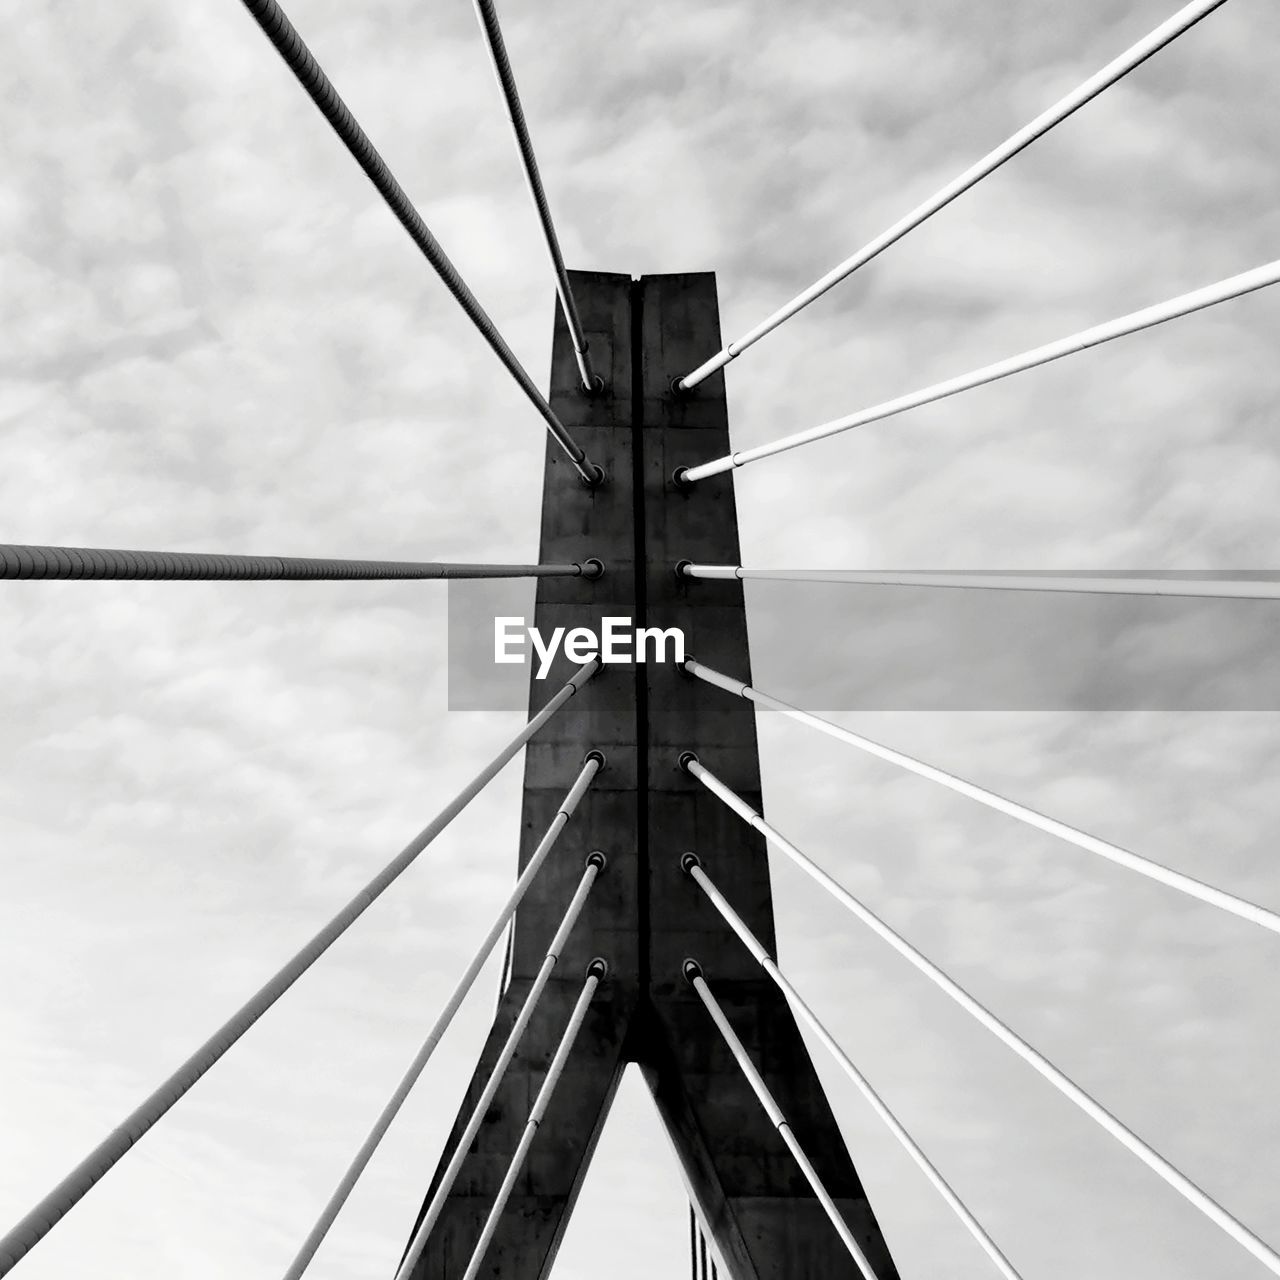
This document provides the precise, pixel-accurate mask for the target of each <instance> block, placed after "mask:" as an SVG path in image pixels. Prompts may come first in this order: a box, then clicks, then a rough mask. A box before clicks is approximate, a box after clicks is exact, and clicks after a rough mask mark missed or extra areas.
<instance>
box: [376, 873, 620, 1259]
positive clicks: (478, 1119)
mask: <svg viewBox="0 0 1280 1280" xmlns="http://www.w3.org/2000/svg"><path fill="white" fill-rule="evenodd" d="M603 866H604V855H603V854H601V853H593V854H590V855H589V856H588V858H587V869H586V870H585V871H584V872H583V873H582V879H581V880H580V881H579V882H578V888H577V891H576V892H575V893H574V895H573V898H572V899H571V900H570V902H569V906H568V907H567V908H566V909H565V913H564V917H563V918H562V919H561V921H560V927H559V928H558V929H557V930H556V933H555V937H554V938H552V939H551V945H550V946H549V947H548V948H547V953H546V955H545V956H544V957H543V959H542V965H541V967H540V968H539V969H538V974H537V976H536V977H535V978H534V980H533V985H532V986H530V988H529V991H528V994H527V995H526V996H525V998H524V1003H523V1004H522V1005H521V1006H520V1012H519V1014H518V1015H517V1016H516V1020H515V1023H514V1024H513V1025H512V1027H511V1030H510V1032H508V1034H507V1039H506V1042H505V1043H504V1044H503V1046H502V1050H501V1052H500V1053H499V1054H498V1056H497V1059H496V1060H495V1061H494V1064H493V1068H492V1069H491V1070H490V1072H489V1078H488V1080H487V1081H485V1086H484V1089H483V1090H482V1091H481V1093H480V1097H479V1098H477V1099H476V1104H475V1106H474V1107H473V1108H472V1109H471V1116H470V1118H469V1119H468V1120H467V1127H466V1128H465V1129H464V1130H463V1131H462V1134H461V1135H460V1136H459V1138H458V1141H457V1142H456V1143H455V1144H454V1149H453V1155H452V1157H451V1158H450V1160H449V1164H448V1167H447V1168H446V1169H445V1171H444V1176H443V1177H442V1178H441V1179H440V1185H439V1186H438V1187H437V1188H436V1193H435V1195H434V1196H432V1197H431V1203H430V1205H428V1206H427V1212H426V1214H425V1215H424V1216H423V1219H422V1221H421V1222H420V1223H419V1224H418V1229H417V1230H416V1231H415V1232H414V1233H413V1239H412V1240H411V1241H410V1242H409V1248H408V1251H407V1252H406V1253H405V1255H404V1261H403V1262H401V1264H400V1268H399V1270H398V1271H397V1272H396V1275H395V1280H408V1278H409V1276H410V1275H411V1274H412V1272H413V1269H414V1267H415V1266H417V1264H418V1259H419V1258H420V1257H421V1256H422V1251H423V1249H425V1248H426V1246H427V1237H428V1236H429V1235H430V1234H431V1230H432V1228H433V1227H434V1226H435V1225H436V1222H437V1220H438V1219H439V1217H440V1213H441V1211H442V1210H443V1209H444V1205H445V1201H446V1200H447V1199H448V1198H449V1193H450V1192H451V1191H452V1190H453V1184H454V1183H455V1182H456V1181H457V1179H458V1174H459V1173H460V1172H461V1171H462V1165H463V1163H464V1162H465V1160H466V1158H467V1154H468V1153H469V1152H470V1150H471V1144H472V1143H473V1142H474V1141H475V1138H476V1134H478V1133H479V1132H480V1127H481V1125H483V1124H484V1118H485V1116H486V1114H487V1113H488V1111H489V1105H490V1103H492V1102H493V1099H494V1096H495V1095H496V1094H497V1092H498V1086H499V1085H500V1084H501V1083H502V1078H503V1076H504V1075H505V1074H506V1070H507V1067H508V1066H509V1065H510V1063H511V1059H512V1058H513V1057H514V1056H515V1052H516V1049H517V1048H518V1047H519V1044H520V1041H521V1039H522V1038H523V1036H524V1033H525V1029H526V1028H527V1027H528V1025H529V1021H530V1019H531V1018H532V1017H533V1013H534V1010H535V1009H536V1008H537V1007H538V1001H539V1000H540V999H541V998H542V993H543V991H544V990H545V989H546V986H547V983H548V982H549V981H550V980H551V972H552V970H553V969H554V968H555V967H556V963H557V962H558V961H559V959H560V953H561V951H563V950H564V947H565V943H566V942H567V941H568V939H569V934H570V933H572V931H573V926H574V925H575V924H576V923H577V920H578V917H579V915H581V914H582V908H583V906H584V905H585V904H586V901H587V895H588V894H589V893H590V892H591V886H592V885H593V884H594V883H595V878H596V876H597V875H599V873H600V869H601V868H602V867H603Z"/></svg>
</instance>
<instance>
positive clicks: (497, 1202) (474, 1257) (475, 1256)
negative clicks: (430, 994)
mask: <svg viewBox="0 0 1280 1280" xmlns="http://www.w3.org/2000/svg"><path fill="white" fill-rule="evenodd" d="M607 969H608V966H607V965H606V964H605V962H604V961H603V960H593V961H592V962H591V963H590V964H589V965H588V966H587V978H586V981H585V982H584V983H583V984H582V993H581V995H579V996H578V1003H577V1004H575V1005H574V1006H573V1012H572V1013H571V1014H570V1015H569V1022H568V1024H567V1025H566V1027H565V1029H564V1035H562V1036H561V1037H560V1043H559V1045H558V1046H557V1047H556V1052H555V1056H554V1057H553V1058H552V1059H551V1065H550V1066H549V1067H548V1068H547V1075H546V1078H545V1079H544V1080H543V1082H542V1088H541V1089H539V1090H538V1096H537V1098H536V1099H535V1101H534V1104H533V1110H532V1111H531V1112H530V1113H529V1119H528V1121H527V1122H526V1123H525V1126H524V1132H523V1133H522V1134H521V1135H520V1141H519V1142H518V1143H517V1144H516V1149H515V1152H514V1154H513V1155H512V1157H511V1163H510V1165H509V1166H508V1167H507V1173H506V1176H505V1177H504V1178H503V1179H502V1185H501V1186H500V1187H499V1188H498V1194H497V1195H496V1196H495V1197H494V1201H493V1207H492V1208H491V1209H490V1210H489V1216H488V1218H486V1219H485V1224H484V1228H483V1230H482V1231H481V1232H480V1239H479V1240H477V1241H476V1247H475V1250H474V1251H473V1252H472V1254H471V1261H470V1262H469V1263H468V1264H467V1269H466V1271H465V1272H464V1273H463V1277H462V1280H476V1276H477V1275H478V1274H479V1271H480V1268H481V1267H482V1266H483V1265H484V1255H485V1254H486V1253H487V1252H488V1250H489V1242H490V1241H491V1240H492V1239H493V1233H494V1232H495V1231H496V1230H497V1229H498V1222H499V1220H500V1219H501V1217H502V1213H503V1210H504V1209H506V1207H507V1201H508V1200H510V1199H511V1192H512V1191H513V1190H514V1189H515V1185H516V1179H517V1178H518V1177H519V1176H520V1170H521V1169H523V1168H524V1162H525V1158H526V1157H527V1156H528V1154H529V1148H530V1147H531V1146H532V1145H533V1139H534V1135H535V1134H536V1133H537V1132H538V1125H540V1124H541V1123H542V1117H543V1116H544V1115H546V1112H547V1107H548V1106H549V1105H550V1103H551V1097H552V1095H553V1094H554V1093H555V1091H556V1085H558V1084H559V1083H560V1076H561V1075H562V1074H563V1072H564V1068H565V1064H566V1063H567V1062H568V1061H569V1054H570V1053H571V1052H572V1050H573V1045H574V1041H576V1040H577V1038H578V1032H579V1031H580V1030H581V1029H582V1023H583V1021H584V1020H585V1019H586V1016H587V1010H588V1009H589V1008H590V1007H591V997H592V996H593V995H594V994H595V990H596V987H598V986H599V985H600V979H601V978H603V977H604V976H605V973H606V971H607Z"/></svg>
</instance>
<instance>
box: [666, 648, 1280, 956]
mask: <svg viewBox="0 0 1280 1280" xmlns="http://www.w3.org/2000/svg"><path fill="white" fill-rule="evenodd" d="M684 669H685V670H686V671H687V672H688V673H689V674H690V675H693V676H697V677H698V679H699V680H705V681H706V683H707V684H712V685H715V686H716V687H717V688H719V689H724V690H725V691H726V692H728V693H736V694H738V695H739V696H740V697H743V698H746V699H748V700H749V701H751V702H755V703H758V704H759V705H760V706H762V707H769V708H771V709H772V710H774V711H780V712H781V713H782V714H783V715H785V716H787V717H789V718H790V719H792V720H795V721H797V722H798V723H799V724H804V725H808V726H809V727H810V728H811V729H817V730H819V731H820V732H822V733H825V734H827V735H828V736H830V737H832V738H837V739H839V740H840V741H841V742H847V743H848V744H849V745H850V746H853V747H857V748H858V749H859V750H860V751H865V752H866V753H867V754H868V755H873V756H876V757H877V758H879V759H881V760H887V761H888V762H889V763H890V764H896V765H899V766H900V767H901V768H903V769H907V770H909V771H910V772H911V773H914V774H917V775H918V776H919V777H921V778H928V779H929V780H930V781H932V782H937V783H941V785H942V786H944V787H948V788H949V789H950V790H952V791H955V792H958V793H959V794H960V795H962V796H968V797H969V799H970V800H976V801H977V802H978V803H979V804H984V805H986V806H987V808H989V809H995V810H996V811H997V812H998V813H1003V814H1006V815H1007V816H1008V817H1010V818H1016V819H1017V820H1018V821H1019V822H1025V823H1026V824H1027V825H1028V826H1031V827H1035V828H1036V829H1037V830H1039V831H1044V832H1046V833H1047V834H1049V835H1051V836H1057V837H1058V838H1059V839H1060V840H1065V841H1067V843H1068V844H1073V845H1075V846H1076V848H1077V849H1084V850H1086V851H1087V852H1089V853H1094V854H1097V855H1098V857H1100V858H1106V859H1107V861H1108V862H1114V863H1116V864H1117V866H1121V867H1127V868H1128V869H1129V870H1130V871H1136V872H1137V873H1138V874H1139V875H1141V876H1146V877H1147V879H1148V880H1154V881H1155V882H1156V883H1157V884H1162V885H1165V886H1166V887H1167V888H1170V889H1176V890H1177V891H1178V892H1179V893H1185V894H1186V895H1187V896H1188V897H1190V898H1195V899H1196V900H1197V901H1199V902H1203V903H1206V904H1207V905H1208V906H1211V907H1217V908H1218V909H1219V910H1221V911H1229V912H1230V913H1231V914H1232V915H1233V916H1238V917H1239V918H1240V919H1241V920H1247V921H1249V923H1250V924H1257V925H1261V926H1262V927H1263V928H1264V929H1269V930H1270V931H1271V932H1272V933H1280V915H1278V914H1277V913H1276V912H1274V911H1268V910H1267V908H1266V907H1260V906H1258V904H1257V903H1256V902H1250V901H1249V900H1248V899H1247V898H1239V897H1237V896H1236V895H1235V894H1233V893H1227V892H1226V891H1225V890H1223V889H1217V888H1214V886H1213V885H1208V884H1205V883H1204V882H1203V881H1202V880H1196V879H1195V878H1194V877H1192V876H1188V875H1184V874H1183V873H1182V872H1181V871H1174V870H1173V869H1172V868H1171V867H1166V866H1163V865H1162V864H1161V863H1159V862H1152V861H1151V859H1150V858H1144V857H1142V856H1141V855H1140V854H1137V853H1131V852H1130V851H1129V850H1128V849H1125V848H1122V847H1121V846H1120V845H1118V844H1112V843H1111V842H1110V841H1109V840H1100V839H1099V838H1098V837H1097V836H1091V835H1089V833H1088V832H1087V831H1081V830H1079V829H1078V828H1076V827H1071V826H1068V825H1067V824H1066V823H1065V822H1059V821H1058V820H1057V819H1056V818H1049V817H1046V816H1045V815H1044V814H1043V813H1039V812H1037V811H1036V810H1035V809H1031V808H1028V807H1027V806H1026V805H1024V804H1018V803H1017V801H1015V800H1009V799H1007V798H1006V797H1004V796H1002V795H997V794H996V792H994V791H988V790H987V789H986V788H985V787H980V786H978V785H977V784H976V783H973V782H966V781H965V779H963V778H958V777H956V776H955V774H952V773H948V772H947V771H946V770H945V769H939V768H938V767H937V766H936V765H931V764H925V763H924V762H923V761H922V760H917V759H915V758H914V757H913V756H909V755H906V754H905V753H904V752H901V751H895V750H893V748H892V747H885V746H881V744H880V743H878V742H873V741H872V740H871V739H870V738H864V737H863V736H862V735H861V734H858V733H854V732H853V731H852V730H851V729H842V728H841V727H840V726H839V725H836V724H832V723H831V722H830V721H829V720H823V719H820V718H819V717H818V716H815V715H813V714H812V713H811V712H808V711H801V710H800V708H799V707H793V706H792V705H791V704H790V703H789V702H783V701H782V699H781V698H774V697H772V696H770V695H769V694H767V693H761V691H760V690H759V689H753V688H751V686H750V685H745V684H743V683H742V681H741V680H734V679H731V678H730V677H729V676H726V675H722V674H721V673H720V672H719V671H713V670H711V668H710V667H704V666H703V665H702V663H700V662H695V661H694V660H693V659H692V658H689V659H687V660H686V661H685V664H684Z"/></svg>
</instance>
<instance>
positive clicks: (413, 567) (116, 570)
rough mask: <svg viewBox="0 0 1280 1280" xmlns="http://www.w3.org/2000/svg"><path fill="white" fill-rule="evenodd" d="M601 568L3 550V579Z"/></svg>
mask: <svg viewBox="0 0 1280 1280" xmlns="http://www.w3.org/2000/svg"><path fill="white" fill-rule="evenodd" d="M597 563H598V562H592V561H587V562H584V563H583V564H440V563H428V562H423V561H415V560H332V559H312V558H310V557H300V556H224V555H208V554H205V553H202V552H194V551H115V550H111V549H109V548H106V547H38V546H19V545H15V544H5V545H2V546H0V578H94V579H107V578H112V579H128V580H134V579H161V578H164V579H182V580H191V579H205V580H210V579H221V580H227V579H257V580H265V579H277V580H278V579H287V580H289V581H296V580H300V579H304V578H427V579H442V578H450V579H452V578H576V577H585V578H598V577H599V576H600V571H599V569H598V568H597V567H596V566H597Z"/></svg>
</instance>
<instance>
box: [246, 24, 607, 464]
mask: <svg viewBox="0 0 1280 1280" xmlns="http://www.w3.org/2000/svg"><path fill="white" fill-rule="evenodd" d="M242 3H243V4H244V7H245V8H246V9H248V11H249V12H250V14H252V16H253V19H254V21H255V22H257V24H258V26H260V27H261V28H262V30H263V32H264V33H265V34H266V36H267V39H268V40H270V41H271V43H272V44H273V45H274V46H275V49H276V52H277V53H279V55H280V56H281V57H282V58H283V59H284V61H285V63H286V64H287V65H288V67H289V70H290V71H292V72H293V74H294V75H295V76H296V77H297V79H298V83H299V84H301V85H302V87H303V88H304V89H305V90H306V91H307V94H308V95H309V96H310V98H311V100H312V102H314V103H315V104H316V106H317V107H319V108H320V112H321V114H322V115H323V116H324V118H325V119H326V120H327V121H328V122H329V124H330V125H331V126H332V128H333V131H334V132H335V133H336V134H337V135H338V137H339V138H340V139H341V140H342V143H343V145H344V146H345V147H346V148H347V150H348V151H349V152H351V154H352V156H353V157H354V158H355V161H356V163H357V164H358V165H359V166H360V167H361V168H362V169H363V170H364V172H365V174H366V175H367V177H368V178H369V181H370V182H372V183H373V185H374V186H375V187H376V188H377V190H378V194H379V195H380V196H381V197H382V198H383V200H385V201H386V203H387V206H388V208H390V210H391V212H392V213H394V214H395V215H396V217H397V218H398V219H399V220H400V224H401V225H402V226H403V227H404V229H405V230H406V231H407V232H408V233H409V236H410V238H411V239H412V240H413V242H414V244H416V245H417V246H418V248H419V249H420V250H421V251H422V254H423V256H424V257H425V258H426V259H427V261H428V262H429V263H430V264H431V265H432V267H434V268H435V270H436V273H437V274H438V275H439V277H440V279H441V280H443V281H444V284H445V287H446V288H447V289H448V290H449V292H450V293H451V294H453V296H454V298H456V299H457V301H458V303H459V304H460V305H461V307H462V309H463V311H465V312H466V313H467V315H468V317H469V318H470V319H471V322H472V323H473V324H474V325H475V327H476V328H477V329H479V330H480V333H481V335H482V336H483V337H484V340H485V341H486V342H487V343H488V344H489V346H490V347H492V348H493V351H494V353H495V354H496V355H497V357H498V359H499V360H501V361H502V363H503V365H505V366H506V369H507V372H508V373H510V374H511V376H512V377H513V378H514V379H515V380H516V382H517V383H518V384H519V387H520V389H521V390H522V391H523V392H524V393H525V395H526V396H528V398H529V401H530V402H531V403H532V405H533V406H534V408H535V409H537V411H538V412H539V413H540V414H541V415H542V417H543V420H544V421H545V422H546V424H547V430H548V431H550V432H551V435H552V436H553V437H554V439H555V441H556V443H557V444H558V445H559V446H560V447H561V448H562V449H563V450H564V451H565V453H566V454H568V455H569V458H570V460H571V461H572V462H573V465H574V467H575V468H577V471H578V474H579V475H580V476H581V477H582V478H583V479H584V480H585V481H586V482H587V483H588V484H590V485H595V484H598V483H599V482H600V479H601V472H600V470H599V468H597V467H596V466H595V465H594V464H593V463H591V462H589V461H588V460H587V457H586V454H584V453H583V451H582V449H581V448H580V447H579V446H578V445H577V444H576V443H575V441H574V439H573V437H572V436H571V435H570V434H569V432H568V431H567V430H566V428H565V426H564V424H563V423H562V422H561V421H560V419H559V418H558V417H556V414H555V411H554V410H553V409H552V408H551V406H550V405H549V404H548V403H547V401H546V398H545V397H544V396H543V395H542V393H541V392H540V391H539V390H538V388H537V387H536V386H534V384H533V379H532V378H530V377H529V375H528V373H526V372H525V369H524V366H523V365H522V364H521V363H520V361H519V360H517V359H516V357H515V355H514V353H513V352H512V350H511V348H510V347H508V346H507V344H506V342H505V341H504V339H503V337H502V335H501V334H500V333H499V332H498V330H497V327H496V326H495V325H494V323H493V321H492V320H491V319H490V318H489V316H488V315H487V314H486V312H485V310H484V308H483V307H482V306H481V305H480V303H479V302H478V301H477V300H476V297H475V295H474V294H473V293H472V292H471V290H470V289H469V288H468V287H467V285H466V282H465V281H464V280H463V279H462V277H461V276H460V275H459V274H458V271H457V268H455V267H454V265H453V263H452V262H450V261H449V259H448V257H447V256H446V254H445V251H444V250H443V249H442V248H441V247H440V244H439V242H438V241H437V240H436V238H435V236H433V235H432V234H431V231H430V229H429V228H428V227H427V224H426V223H425V222H424V221H423V220H422V216H421V215H420V214H419V213H418V211H417V210H416V209H415V208H414V207H413V204H412V202H411V201H410V199H409V197H408V195H407V194H406V193H405V190H404V188H403V187H402V186H401V185H400V183H399V182H398V181H397V180H396V178H395V176H394V175H393V174H392V172H391V170H390V169H389V168H388V167H387V163H386V161H385V160H384V159H383V158H382V156H381V155H380V154H379V152H378V149H377V148H376V147H375V146H374V145H373V143H372V142H371V141H370V140H369V136H368V134H366V133H365V131H364V130H363V129H362V128H361V127H360V125H359V123H357V121H356V119H355V117H354V116H353V115H352V114H351V111H350V109H349V108H348V107H347V104H346V103H345V102H344V101H343V100H342V98H341V97H340V96H339V94H338V91H337V90H336V89H335V88H334V87H333V83H332V81H330V79H329V77H328V76H327V75H326V74H325V73H324V70H323V68H322V67H321V66H320V64H319V63H318V62H317V61H316V59H315V56H314V55H313V54H312V52H311V50H310V49H308V48H307V46H306V43H305V42H304V40H303V39H302V37H301V36H300V35H299V34H298V31H297V29H296V28H295V27H294V25H293V23H292V22H290V21H289V17H288V15H287V14H286V13H285V12H284V10H283V9H282V8H281V7H280V6H279V4H277V3H276V0H242Z"/></svg>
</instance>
